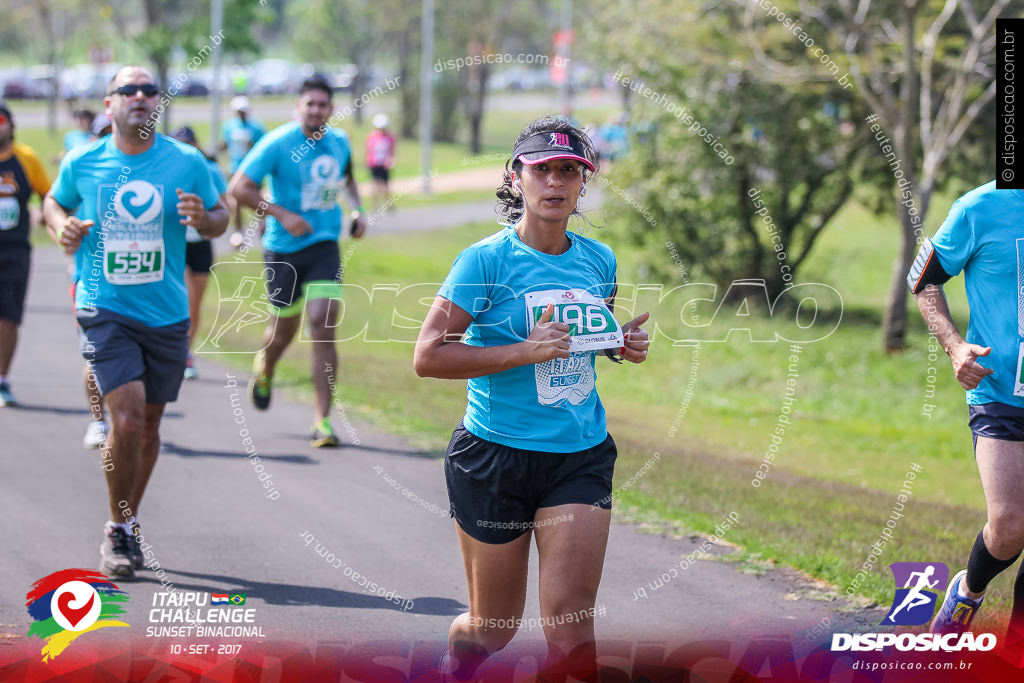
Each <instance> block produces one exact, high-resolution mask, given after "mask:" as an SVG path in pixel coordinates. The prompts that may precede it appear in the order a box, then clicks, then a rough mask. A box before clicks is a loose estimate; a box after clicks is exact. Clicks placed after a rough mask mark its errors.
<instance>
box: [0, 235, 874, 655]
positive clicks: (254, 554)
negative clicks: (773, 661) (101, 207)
mask: <svg viewBox="0 0 1024 683" xmlns="http://www.w3.org/2000/svg"><path fill="white" fill-rule="evenodd" d="M371 239H372V238H371ZM222 253H223V252H222ZM200 367H201V372H202V375H201V377H200V379H198V380H196V381H190V382H187V383H185V384H184V386H183V387H182V390H181V395H180V397H179V400H178V401H177V402H176V403H174V404H171V405H169V406H168V409H167V413H166V417H165V419H164V422H163V429H162V436H163V447H162V451H161V454H160V459H159V461H158V463H157V467H156V470H155V472H154V475H153V478H152V480H151V482H150V486H149V490H148V491H147V494H146V497H145V500H144V503H143V509H142V510H141V511H140V518H141V521H142V529H143V533H144V535H145V537H146V540H147V542H149V543H150V544H151V546H152V550H153V552H154V555H155V558H156V559H157V560H158V561H159V562H160V564H161V566H162V568H163V569H164V570H165V571H166V576H165V581H169V582H170V583H172V584H173V586H174V587H175V588H176V589H177V590H179V591H202V592H204V593H206V592H211V591H212V592H231V593H234V592H245V593H247V594H248V598H247V602H246V606H247V607H253V608H255V609H256V623H258V624H260V625H261V626H262V628H263V633H264V634H265V636H266V638H267V639H270V640H281V639H284V640H294V639H304V638H317V639H321V640H324V639H327V640H330V639H339V638H345V639H353V638H354V639H356V640H359V639H372V638H389V639H400V640H404V641H407V642H408V641H419V640H428V641H441V640H443V639H445V638H446V634H447V629H448V624H449V623H450V621H451V619H452V618H453V617H454V616H455V615H457V614H458V613H460V612H461V611H463V610H464V609H465V608H466V592H465V585H464V577H463V569H462V566H461V560H460V555H459V550H458V546H457V542H456V537H455V532H454V529H453V522H452V521H450V520H449V519H448V518H447V514H446V513H445V512H444V511H445V510H446V508H447V497H446V493H445V485H444V478H443V472H442V463H441V460H439V459H437V458H435V457H430V456H428V455H425V454H423V453H420V452H417V451H416V450H415V449H412V448H410V447H409V446H408V445H406V444H404V443H403V442H402V441H400V440H399V439H397V438H395V437H392V436H389V435H388V434H385V433H382V432H380V431H378V430H376V429H374V428H373V427H371V426H370V425H368V424H364V423H362V422H359V421H355V422H354V423H353V424H352V429H353V430H354V435H355V436H356V437H358V439H359V442H360V443H359V445H351V444H348V445H345V447H343V448H341V449H338V450H316V449H312V448H310V447H309V446H308V445H307V435H306V429H307V427H308V425H309V422H310V410H309V407H308V406H306V405H299V404H297V403H294V402H290V401H288V400H285V398H284V397H283V396H281V395H278V396H275V398H274V403H273V405H272V407H271V409H270V410H269V411H268V412H258V411H256V410H255V409H253V408H252V407H251V406H250V404H249V402H248V400H247V398H246V396H245V382H246V379H247V377H246V375H245V373H240V372H238V371H235V370H229V369H226V368H225V367H222V366H219V365H217V364H216V363H214V362H212V361H210V360H208V359H207V358H202V359H201V360H200ZM81 369H82V360H81V357H80V355H79V351H78V346H77V341H76V333H75V330H74V327H73V320H72V314H71V306H70V302H69V301H68V296H67V275H66V261H65V259H64V257H63V256H62V255H61V254H60V253H58V251H57V250H56V249H55V248H50V247H45V248H38V249H36V250H35V251H34V254H33V270H32V280H31V285H30V294H29V299H28V305H27V312H26V317H25V322H24V324H23V326H22V332H21V343H20V346H19V349H18V354H17V357H16V358H15V364H14V370H13V375H12V378H13V386H14V388H15V389H16V391H17V395H18V397H19V399H20V401H21V402H22V405H21V406H20V407H18V408H6V409H0V434H2V441H0V458H2V463H3V476H2V478H0V491H2V495H0V518H2V519H3V520H4V524H3V527H4V533H3V541H4V544H3V545H4V548H5V551H4V552H2V553H0V575H2V576H3V577H4V581H3V582H2V583H0V644H2V643H3V641H4V639H6V640H7V642H8V643H10V642H12V641H14V642H15V643H16V642H17V641H18V640H19V639H21V638H23V637H24V634H25V632H26V630H27V627H28V625H29V623H30V622H29V618H28V617H27V615H26V612H25V609H24V601H25V594H26V592H27V591H28V589H29V587H30V586H31V584H32V583H33V582H34V581H36V580H37V579H39V578H41V577H43V576H45V575H47V574H50V573H51V572H54V571H57V570H59V569H65V568H70V567H83V568H94V567H95V566H96V564H97V562H98V546H99V544H100V541H101V538H102V527H103V523H104V521H105V520H106V515H107V508H106V490H105V486H104V482H103V472H102V471H101V469H100V455H99V452H98V451H95V450H93V451H87V450H83V448H82V446H81V438H82V434H83V431H84V429H85V426H86V424H87V419H88V418H87V412H86V407H85V399H84V398H83V395H82V385H81V379H80V377H81ZM235 382H237V386H234V383H235ZM233 398H234V404H233V402H232V399H233ZM341 399H342V401H343V400H344V397H343V396H342V397H341ZM240 422H241V423H242V424H239V423H240ZM334 422H335V424H336V425H338V426H340V424H341V423H340V421H339V420H338V419H335V420H334ZM243 427H244V428H247V429H248V430H249V434H251V438H252V443H253V445H254V447H255V448H256V450H257V452H258V455H259V456H260V458H262V465H263V466H264V468H265V469H264V472H265V473H268V474H269V475H270V477H271V481H272V484H273V486H274V490H276V491H277V492H278V493H279V497H278V498H277V499H276V500H273V499H268V498H267V497H266V494H267V493H268V491H267V490H266V489H264V487H263V486H262V485H261V483H260V481H259V479H258V473H257V472H256V471H255V470H254V465H253V463H252V462H251V461H250V460H248V459H247V458H246V457H245V453H244V451H243V437H244V435H240V431H241V430H242V428H243ZM339 433H340V434H342V435H343V437H344V434H345V430H344V429H340V430H339ZM304 534H306V535H305V536H304ZM310 538H313V539H315V540H312V541H310V543H309V544H308V545H307V543H306V540H304V539H310ZM702 540H703V539H700V538H687V537H683V538H681V539H680V538H672V537H669V536H665V535H656V534H649V533H642V532H641V531H640V530H638V529H637V528H636V527H634V526H631V525H626V524H620V523H615V524H613V526H612V531H611V538H610V542H609V546H608V554H607V560H606V562H605V568H604V577H603V580H602V583H601V589H600V592H599V594H598V598H597V603H598V605H599V606H602V607H603V614H602V615H601V616H599V617H598V619H597V631H598V634H599V637H601V638H603V639H609V638H629V639H631V640H636V639H638V638H648V639H656V640H660V641H672V642H687V641H690V640H696V639H700V638H706V637H711V636H714V635H722V636H725V637H730V638H734V637H737V636H740V635H743V634H746V635H752V636H753V635H759V634H762V635H763V634H781V635H783V636H785V637H788V636H789V635H791V634H795V633H798V632H799V631H800V630H801V629H805V628H808V627H811V626H812V625H814V624H816V623H818V622H819V621H820V620H822V619H823V618H826V617H829V618H831V619H832V620H833V621H832V627H833V628H836V627H837V626H838V625H839V624H842V623H844V622H845V623H847V624H849V622H850V621H851V619H856V618H858V617H851V616H845V617H844V616H840V615H837V614H836V612H835V610H836V609H837V608H838V607H839V604H838V603H835V602H825V601H820V600H815V599H812V598H811V597H809V596H810V595H811V594H812V593H814V591H813V590H812V589H811V587H810V586H809V585H808V584H807V582H805V581H803V580H802V579H800V577H798V576H797V575H796V574H795V573H794V572H790V571H780V570H774V571H769V572H767V573H764V574H761V575H754V574H748V573H741V572H740V571H738V569H737V567H736V565H735V564H733V563H726V562H720V561H705V560H700V561H697V562H695V563H694V564H693V565H692V566H690V567H689V568H688V569H686V570H685V571H680V572H678V577H677V578H672V579H671V580H670V581H669V582H668V583H666V584H665V585H664V586H663V587H661V588H658V589H656V590H652V589H650V588H648V590H647V593H648V597H647V598H646V599H645V598H640V597H637V595H636V594H635V593H634V591H635V589H637V588H639V587H641V586H643V585H644V584H647V583H648V582H649V581H651V580H653V579H655V578H656V577H659V576H661V575H662V574H663V573H664V572H666V571H668V570H669V569H670V568H672V567H675V566H678V565H679V563H680V560H681V559H682V558H683V557H685V556H686V555H687V554H688V553H691V552H693V551H694V550H695V549H696V548H697V547H698V546H699V545H700V542H701V541H702ZM318 544H319V546H320V548H321V550H322V552H324V553H325V554H326V553H327V552H330V553H332V554H333V555H334V558H335V559H334V564H335V565H340V566H341V567H342V568H341V569H338V568H335V566H332V565H331V564H329V563H328V561H327V560H325V559H324V558H322V557H321V556H320V555H318V554H317V552H316V548H317V545H318ZM723 552H727V549H724V548H715V549H713V550H712V553H714V554H719V553H723ZM328 559H331V558H330V556H328ZM345 567H350V568H351V570H352V572H358V573H359V574H360V575H362V576H365V577H368V578H369V580H371V581H373V582H374V583H375V584H377V585H379V586H381V587H383V589H384V590H383V591H382V592H385V593H392V592H393V593H394V594H396V595H397V596H400V597H399V598H396V601H398V600H411V601H413V602H412V604H411V606H409V603H405V605H406V607H407V609H405V610H403V609H402V607H401V606H399V605H396V604H395V603H394V602H391V601H389V600H387V599H385V597H379V596H378V595H374V594H371V593H370V592H369V591H368V590H367V589H365V588H363V587H361V586H360V585H359V583H357V582H356V581H354V580H353V578H351V577H354V576H355V574H354V573H352V572H349V576H346V570H345ZM530 571H531V581H530V589H529V596H528V600H527V608H526V614H525V618H531V617H532V618H536V617H538V607H537V593H536V576H537V568H536V557H534V558H533V563H532V565H531V570H530ZM139 576H140V578H139V580H138V581H136V582H134V583H122V584H121V587H122V588H123V589H125V590H127V591H128V592H129V593H130V594H131V596H132V599H131V600H130V601H129V602H128V603H127V613H126V618H125V621H127V622H128V623H129V624H131V625H132V628H131V629H105V630H104V631H101V632H98V633H97V634H94V635H93V636H92V637H93V638H96V639H116V638H126V637H128V636H126V635H125V634H128V633H130V634H131V637H133V638H136V639H139V638H142V637H143V633H144V627H145V626H147V625H148V624H149V614H150V610H151V609H152V602H153V599H154V598H153V596H154V593H156V592H159V591H163V590H167V588H164V587H162V586H161V584H160V582H159V581H158V580H156V579H155V578H154V575H153V573H152V572H150V571H145V570H144V571H142V572H140V575H139ZM859 618H860V619H861V620H863V619H864V617H863V616H860V617H859ZM877 620H878V617H875V623H877ZM865 623H868V622H865ZM540 638H542V632H541V630H540V629H538V628H533V629H527V630H525V631H521V632H520V634H519V635H518V636H517V642H522V641H523V640H524V639H526V640H538V639H540ZM797 638H799V635H798V636H797ZM229 640H230V639H229ZM257 640H258V639H257ZM134 642H137V640H136V641H134ZM164 642H168V641H164ZM243 642H253V641H252V640H244V641H243ZM154 643H157V641H156V640H154V639H150V640H147V641H146V644H154Z"/></svg>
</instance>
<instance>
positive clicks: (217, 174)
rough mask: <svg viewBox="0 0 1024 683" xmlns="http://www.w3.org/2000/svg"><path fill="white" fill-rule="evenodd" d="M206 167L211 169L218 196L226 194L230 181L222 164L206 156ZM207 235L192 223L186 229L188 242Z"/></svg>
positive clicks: (197, 240)
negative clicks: (202, 233)
mask: <svg viewBox="0 0 1024 683" xmlns="http://www.w3.org/2000/svg"><path fill="white" fill-rule="evenodd" d="M206 167H207V168H208V169H210V180H211V181H212V182H213V187H214V189H216V190H217V196H218V197H219V196H220V195H222V194H224V193H225V192H227V191H228V181H227V180H226V179H225V178H224V171H222V170H220V164H218V163H217V162H216V161H214V160H213V159H210V158H206ZM204 239H206V238H205V237H203V236H202V235H200V234H199V231H198V230H196V229H195V228H194V227H192V226H191V225H188V226H186V230H185V241H186V242H202V241H203V240H204Z"/></svg>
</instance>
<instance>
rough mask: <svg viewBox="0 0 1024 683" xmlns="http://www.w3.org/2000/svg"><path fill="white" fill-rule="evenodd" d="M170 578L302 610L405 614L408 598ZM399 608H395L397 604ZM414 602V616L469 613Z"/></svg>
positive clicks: (146, 576) (138, 579)
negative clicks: (326, 608)
mask: <svg viewBox="0 0 1024 683" xmlns="http://www.w3.org/2000/svg"><path fill="white" fill-rule="evenodd" d="M164 570H166V571H167V573H168V574H169V575H174V576H184V577H186V578H190V579H198V580H204V579H205V580H207V581H210V582H215V583H219V584H227V585H228V586H230V588H219V587H217V586H214V587H213V589H214V590H224V591H227V592H231V593H245V594H246V599H249V598H258V599H260V600H263V601H264V602H266V603H267V604H268V605H282V606H286V607H287V606H302V605H312V606H317V607H349V608H353V609H387V610H393V611H398V612H401V611H403V610H402V608H401V602H402V601H404V600H406V596H395V598H394V599H393V600H386V599H385V598H382V597H380V596H377V595H370V594H367V593H361V592H353V591H344V590H337V589H335V588H322V587H319V586H297V585H295V584H291V583H270V582H265V581H252V580H250V579H240V578H237V577H234V576H223V575H221V574H201V573H198V572H185V571H176V570H174V569H171V568H169V567H164ZM339 581H342V582H344V581H346V579H345V578H344V576H343V575H339ZM133 583H135V584H139V583H153V584H159V583H160V581H159V580H157V579H156V578H155V576H153V575H152V574H151V573H150V572H147V571H140V572H138V573H137V574H136V575H135V581H134V582H133ZM173 583H174V586H175V587H176V588H178V589H185V590H194V591H210V590H211V586H210V584H209V583H196V584H187V583H183V582H180V581H174V582H173ZM396 600H397V601H399V604H397V605H396V604H395V601H396ZM409 600H411V601H412V602H413V606H412V608H410V609H409V610H408V612H409V613H411V614H427V615H434V616H445V615H449V616H456V615H459V614H461V613H462V612H465V611H466V610H467V609H468V607H466V606H465V605H463V604H462V603H461V602H459V601H458V600H452V599H450V598H439V597H420V598H409Z"/></svg>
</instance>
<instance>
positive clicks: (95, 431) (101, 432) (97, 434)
mask: <svg viewBox="0 0 1024 683" xmlns="http://www.w3.org/2000/svg"><path fill="white" fill-rule="evenodd" d="M106 440H107V423H106V422H104V421H103V420H93V421H92V422H90V423H89V426H88V428H86V430H85V436H83V437H82V448H99V447H100V446H102V445H103V442H104V441H106Z"/></svg>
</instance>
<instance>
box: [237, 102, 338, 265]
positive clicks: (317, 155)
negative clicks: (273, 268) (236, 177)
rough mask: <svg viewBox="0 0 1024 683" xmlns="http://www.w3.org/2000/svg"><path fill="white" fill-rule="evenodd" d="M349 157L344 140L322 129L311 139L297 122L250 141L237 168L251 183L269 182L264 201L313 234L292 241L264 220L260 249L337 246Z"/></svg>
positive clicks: (284, 251) (291, 250) (279, 227)
mask: <svg viewBox="0 0 1024 683" xmlns="http://www.w3.org/2000/svg"><path fill="white" fill-rule="evenodd" d="M350 159H351V149H350V147H349V143H348V136H347V135H346V134H345V132H344V131H342V130H339V129H337V128H327V130H326V132H325V133H324V135H323V137H322V138H320V140H311V139H309V138H307V136H306V134H305V133H303V132H302V126H301V125H300V124H299V122H298V121H293V122H291V123H286V124H284V125H283V126H281V127H279V128H275V129H274V130H272V131H270V132H269V133H267V134H266V135H264V136H263V137H262V138H260V141H259V142H257V143H256V146H255V147H253V148H252V151H251V152H249V154H248V155H247V156H246V157H245V160H244V161H242V165H241V166H239V167H238V170H239V172H241V173H244V174H245V175H246V176H248V177H249V179H250V180H252V181H253V182H254V183H256V184H257V185H259V184H261V183H262V182H263V179H264V178H267V177H269V178H270V183H269V185H270V201H271V203H273V204H278V205H280V206H283V207H284V208H286V209H288V210H289V211H291V212H293V213H297V214H299V215H301V216H302V217H303V218H305V219H306V221H307V222H308V223H309V225H310V227H312V228H313V232H312V233H309V234H306V235H302V236H301V237H296V236H295V235H292V234H291V233H290V232H288V231H287V230H285V229H284V227H282V225H281V223H280V222H278V220H277V219H276V218H274V217H273V216H267V230H266V232H264V233H263V248H264V249H266V250H268V251H275V252H278V253H280V254H293V253H295V252H297V251H299V250H301V249H305V248H306V247H308V246H310V245H312V244H316V243H317V242H337V241H338V236H339V235H340V233H341V208H340V207H339V206H338V194H339V193H340V191H341V189H342V188H343V187H344V185H345V169H346V168H348V164H349V161H350Z"/></svg>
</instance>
